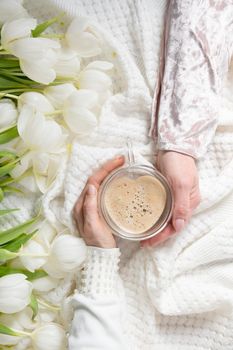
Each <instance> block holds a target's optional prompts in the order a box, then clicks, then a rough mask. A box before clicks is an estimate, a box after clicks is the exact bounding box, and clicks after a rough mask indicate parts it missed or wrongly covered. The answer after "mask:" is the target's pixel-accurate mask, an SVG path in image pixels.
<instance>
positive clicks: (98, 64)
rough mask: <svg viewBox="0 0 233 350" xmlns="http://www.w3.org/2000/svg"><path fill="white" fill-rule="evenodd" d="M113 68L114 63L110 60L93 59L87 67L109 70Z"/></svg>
mask: <svg viewBox="0 0 233 350" xmlns="http://www.w3.org/2000/svg"><path fill="white" fill-rule="evenodd" d="M112 68H113V64H112V63H110V62H108V61H93V62H91V63H89V64H88V65H87V66H86V67H85V70H87V69H97V70H103V71H108V70H111V69H112Z"/></svg>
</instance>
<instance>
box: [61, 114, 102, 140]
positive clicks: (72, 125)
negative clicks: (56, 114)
mask: <svg viewBox="0 0 233 350" xmlns="http://www.w3.org/2000/svg"><path fill="white" fill-rule="evenodd" d="M64 120H65V122H66V124H67V125H68V127H69V129H70V130H71V131H72V132H74V133H75V134H78V135H80V134H84V135H86V134H89V133H90V132H91V131H92V130H93V129H94V128H95V127H96V126H97V119H96V116H95V114H94V113H92V112H90V111H89V110H88V109H87V108H79V110H77V109H72V108H69V109H66V111H65V112H64Z"/></svg>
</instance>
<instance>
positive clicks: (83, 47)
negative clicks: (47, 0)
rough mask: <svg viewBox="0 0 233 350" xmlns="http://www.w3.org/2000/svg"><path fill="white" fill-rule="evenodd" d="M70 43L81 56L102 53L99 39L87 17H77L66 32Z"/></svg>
mask: <svg viewBox="0 0 233 350" xmlns="http://www.w3.org/2000/svg"><path fill="white" fill-rule="evenodd" d="M66 40H67V43H68V45H69V46H70V47H71V48H72V49H73V50H75V51H76V52H77V54H78V55H79V56H81V57H92V56H95V55H98V54H100V53H101V48H100V43H99V39H98V38H97V37H96V36H95V35H94V33H93V30H91V29H90V26H89V22H88V20H87V19H86V18H76V19H74V20H73V21H72V22H71V24H70V25H69V27H68V29H67V32H66Z"/></svg>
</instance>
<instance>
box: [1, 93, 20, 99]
mask: <svg viewBox="0 0 233 350" xmlns="http://www.w3.org/2000/svg"><path fill="white" fill-rule="evenodd" d="M1 97H9V98H13V99H14V100H18V99H19V96H16V95H13V94H3V93H0V99H1Z"/></svg>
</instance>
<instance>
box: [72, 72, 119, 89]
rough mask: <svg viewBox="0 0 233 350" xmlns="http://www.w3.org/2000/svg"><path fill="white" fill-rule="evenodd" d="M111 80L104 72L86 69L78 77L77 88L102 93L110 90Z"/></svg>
mask: <svg viewBox="0 0 233 350" xmlns="http://www.w3.org/2000/svg"><path fill="white" fill-rule="evenodd" d="M111 86H112V80H111V79H110V77H109V76H108V75H107V74H105V73H104V72H101V71H98V70H94V69H88V70H84V71H82V72H81V73H80V75H79V87H80V88H81V89H90V90H94V91H96V92H99V93H101V92H103V91H105V90H108V89H110V88H111Z"/></svg>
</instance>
